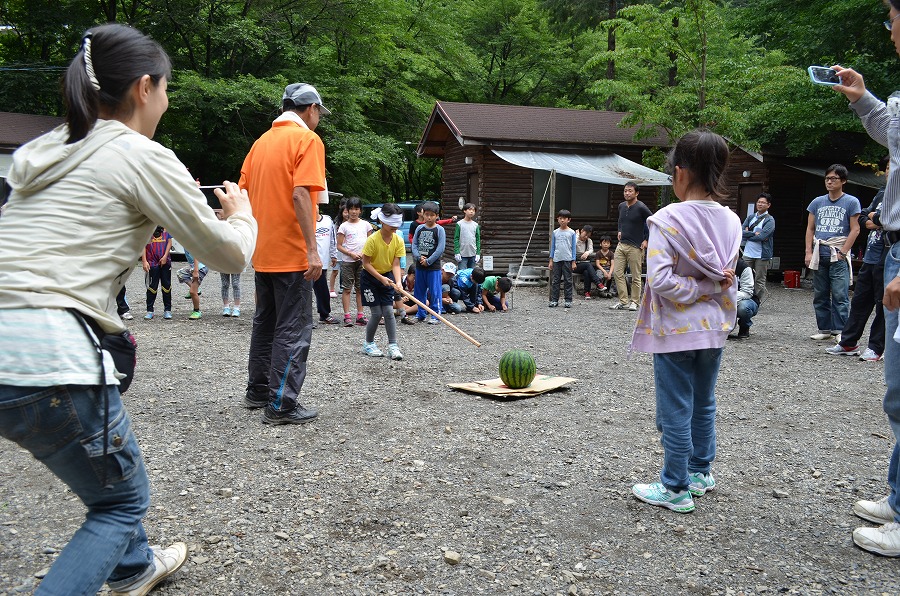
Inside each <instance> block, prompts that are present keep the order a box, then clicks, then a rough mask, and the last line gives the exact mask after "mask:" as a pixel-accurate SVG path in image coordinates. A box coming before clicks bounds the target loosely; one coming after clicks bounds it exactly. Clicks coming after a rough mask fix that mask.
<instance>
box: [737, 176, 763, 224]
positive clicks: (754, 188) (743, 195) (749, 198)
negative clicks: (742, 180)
mask: <svg viewBox="0 0 900 596" xmlns="http://www.w3.org/2000/svg"><path fill="white" fill-rule="evenodd" d="M738 191H739V193H740V196H739V197H738V217H740V218H741V221H744V220H745V219H747V216H748V215H750V212H751V211H756V199H757V198H758V197H759V193H761V192H762V191H763V187H762V184H757V183H753V184H741V185H740V186H739V188H738Z"/></svg>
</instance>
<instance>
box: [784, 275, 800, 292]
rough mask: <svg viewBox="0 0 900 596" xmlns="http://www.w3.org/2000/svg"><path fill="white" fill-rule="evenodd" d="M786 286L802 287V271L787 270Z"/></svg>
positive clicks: (785, 276)
mask: <svg viewBox="0 0 900 596" xmlns="http://www.w3.org/2000/svg"><path fill="white" fill-rule="evenodd" d="M784 287H786V288H799V287H800V272H799V271H785V272H784Z"/></svg>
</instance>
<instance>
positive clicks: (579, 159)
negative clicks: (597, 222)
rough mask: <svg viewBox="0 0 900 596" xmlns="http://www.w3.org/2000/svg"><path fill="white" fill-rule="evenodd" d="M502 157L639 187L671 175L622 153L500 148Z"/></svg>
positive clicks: (520, 163) (525, 165)
mask: <svg viewBox="0 0 900 596" xmlns="http://www.w3.org/2000/svg"><path fill="white" fill-rule="evenodd" d="M493 151H494V154H495V155H497V157H499V158H500V159H502V160H504V161H508V162H509V163H511V164H514V165H517V166H521V167H523V168H529V169H532V170H547V171H554V170H555V171H556V172H557V173H558V174H563V175H565V176H571V177H573V178H581V179H582V180H593V181H594V182H605V183H606V184H618V185H623V184H625V183H626V182H634V183H635V184H637V185H638V186H669V185H670V184H671V182H669V177H668V176H667V175H665V174H663V173H662V172H657V171H656V170H651V169H650V168H647V167H644V166H642V165H641V164H639V163H635V162H633V161H631V160H630V159H625V158H624V157H622V156H621V155H616V154H615V153H612V154H610V155H572V154H568V153H545V152H542V151H498V150H496V149H494V150H493Z"/></svg>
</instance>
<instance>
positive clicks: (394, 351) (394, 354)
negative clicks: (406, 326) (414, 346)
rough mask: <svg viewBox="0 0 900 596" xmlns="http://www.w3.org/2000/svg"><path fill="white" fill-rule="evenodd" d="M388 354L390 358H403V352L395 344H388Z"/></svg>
mask: <svg viewBox="0 0 900 596" xmlns="http://www.w3.org/2000/svg"><path fill="white" fill-rule="evenodd" d="M388 356H389V357H390V359H391V360H403V352H401V351H400V346H398V345H397V344H388Z"/></svg>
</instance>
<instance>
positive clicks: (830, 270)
mask: <svg viewBox="0 0 900 596" xmlns="http://www.w3.org/2000/svg"><path fill="white" fill-rule="evenodd" d="M813 291H814V294H813V310H815V311H816V325H818V327H819V331H820V332H822V333H831V334H832V335H837V334H838V333H840V332H841V330H842V329H843V328H844V325H845V324H846V323H847V316H848V315H849V314H850V268H849V267H848V265H847V261H846V260H840V261H835V262H834V263H832V262H830V261H829V260H828V258H827V257H822V259H821V260H820V261H819V268H818V269H817V270H816V271H814V272H813Z"/></svg>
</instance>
